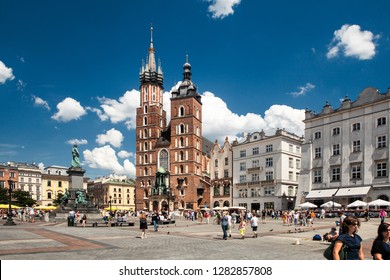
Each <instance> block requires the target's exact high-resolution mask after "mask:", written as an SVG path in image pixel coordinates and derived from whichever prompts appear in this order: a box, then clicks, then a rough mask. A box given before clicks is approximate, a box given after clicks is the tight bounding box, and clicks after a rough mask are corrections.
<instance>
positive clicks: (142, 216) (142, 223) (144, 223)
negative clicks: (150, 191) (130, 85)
mask: <svg viewBox="0 0 390 280" xmlns="http://www.w3.org/2000/svg"><path fill="white" fill-rule="evenodd" d="M139 228H140V230H141V238H146V230H147V229H148V222H147V220H146V213H145V212H144V211H141V213H140V215H139Z"/></svg>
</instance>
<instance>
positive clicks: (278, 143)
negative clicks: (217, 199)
mask: <svg viewBox="0 0 390 280" xmlns="http://www.w3.org/2000/svg"><path fill="white" fill-rule="evenodd" d="M302 143H303V139H302V138H301V137H298V136H297V135H295V134H292V133H289V132H287V131H285V130H284V129H277V130H276V132H275V135H272V136H266V135H265V133H264V131H261V132H255V133H252V134H249V135H247V137H246V139H244V141H243V142H241V143H238V142H237V141H234V142H233V146H232V149H233V185H234V187H233V203H234V205H235V206H242V207H245V208H246V209H247V210H250V211H258V210H260V211H261V210H263V209H265V210H286V209H292V208H293V206H294V202H295V197H296V194H297V190H298V181H299V176H300V168H301V145H302Z"/></svg>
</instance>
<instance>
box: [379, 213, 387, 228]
mask: <svg viewBox="0 0 390 280" xmlns="http://www.w3.org/2000/svg"><path fill="white" fill-rule="evenodd" d="M379 217H380V218H381V224H383V223H384V222H385V218H386V217H387V212H386V211H385V210H384V209H381V211H380V212H379Z"/></svg>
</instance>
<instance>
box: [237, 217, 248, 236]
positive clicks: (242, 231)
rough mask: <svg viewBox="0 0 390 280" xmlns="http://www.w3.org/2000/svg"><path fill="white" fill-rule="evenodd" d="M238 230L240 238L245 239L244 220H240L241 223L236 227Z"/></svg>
mask: <svg viewBox="0 0 390 280" xmlns="http://www.w3.org/2000/svg"><path fill="white" fill-rule="evenodd" d="M238 230H239V231H240V234H241V238H242V239H244V238H245V231H246V223H245V220H241V222H240V224H239V226H238Z"/></svg>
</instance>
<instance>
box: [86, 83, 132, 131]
mask: <svg viewBox="0 0 390 280" xmlns="http://www.w3.org/2000/svg"><path fill="white" fill-rule="evenodd" d="M98 100H99V102H100V103H101V105H100V107H101V108H102V110H100V109H90V110H91V111H94V112H96V113H97V114H98V116H99V118H100V119H101V120H102V121H105V120H108V119H109V120H110V121H111V122H112V123H118V122H125V123H126V125H127V127H128V128H129V129H130V128H135V114H136V108H137V107H139V91H137V90H134V89H133V90H131V91H126V93H125V94H124V95H123V96H122V97H120V98H119V101H117V100H114V99H109V98H105V97H102V98H98Z"/></svg>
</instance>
